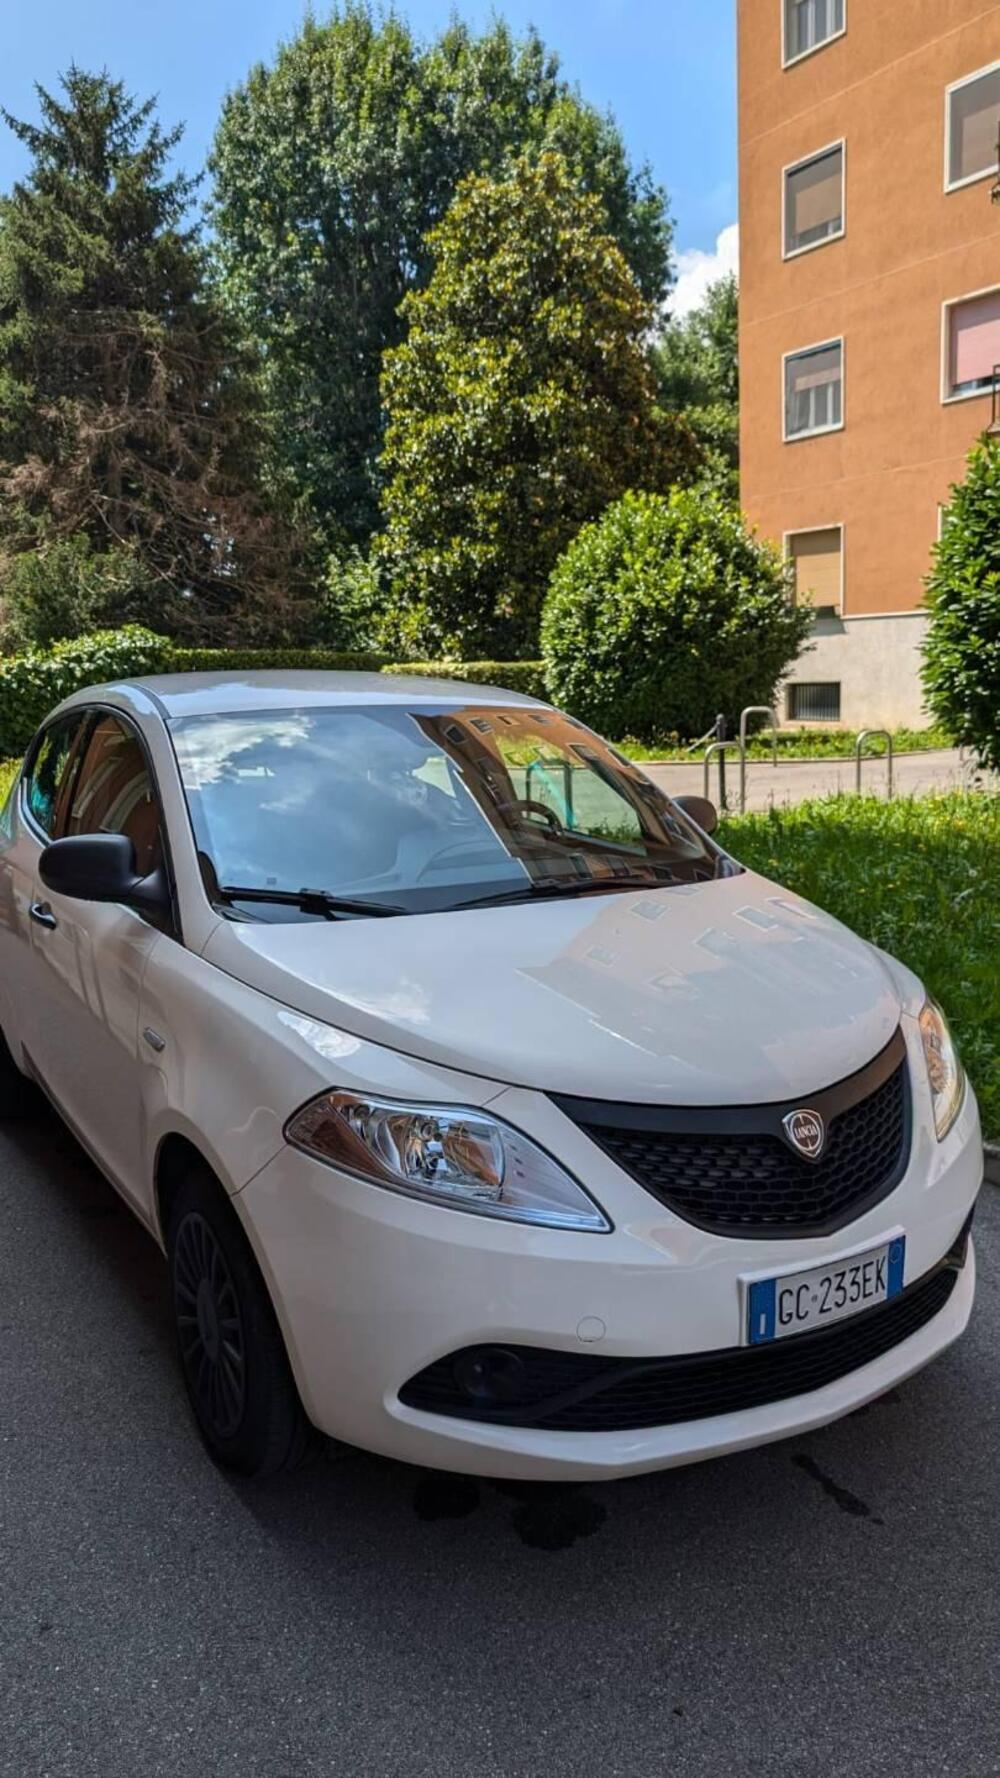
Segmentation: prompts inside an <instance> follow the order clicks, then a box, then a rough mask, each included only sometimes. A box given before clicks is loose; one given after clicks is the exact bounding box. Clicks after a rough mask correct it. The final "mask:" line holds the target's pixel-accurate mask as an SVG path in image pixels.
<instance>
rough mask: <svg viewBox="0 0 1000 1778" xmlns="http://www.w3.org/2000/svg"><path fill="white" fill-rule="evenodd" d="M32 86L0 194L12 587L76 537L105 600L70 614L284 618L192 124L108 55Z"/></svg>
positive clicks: (196, 621) (5, 479) (208, 622)
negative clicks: (136, 90) (177, 119)
mask: <svg viewBox="0 0 1000 1778" xmlns="http://www.w3.org/2000/svg"><path fill="white" fill-rule="evenodd" d="M38 98H39V106H40V113H41V120H40V122H39V123H38V124H32V123H24V122H20V121H18V120H17V119H15V118H12V117H10V116H8V115H7V114H6V113H4V117H5V119H6V122H7V123H8V124H9V126H10V128H11V129H12V130H13V131H14V132H15V134H16V135H17V136H18V137H19V139H20V140H21V141H22V142H23V143H24V144H25V146H26V147H27V148H28V149H29V151H30V154H31V158H32V164H31V168H30V171H29V173H28V175H27V177H26V178H25V179H24V180H23V181H21V182H20V183H18V184H17V185H15V187H14V189H13V192H12V193H11V194H10V195H9V196H7V197H5V198H3V199H2V200H0V588H6V590H7V595H8V598H14V599H15V603H16V589H17V588H18V587H19V586H22V585H24V584H25V583H26V581H27V580H31V578H32V577H31V576H30V575H28V576H26V575H25V574H24V572H23V570H24V568H25V565H26V564H25V561H24V558H25V557H26V556H27V557H29V558H30V557H38V558H40V559H42V560H44V557H45V554H46V552H47V551H48V550H51V549H53V548H55V547H56V546H59V545H62V546H64V547H63V558H64V559H65V556H66V552H65V544H66V542H67V540H69V539H73V540H74V548H75V550H76V552H77V554H78V555H79V558H80V560H81V562H85V563H86V564H87V565H88V569H87V584H88V586H90V587H91V589H93V587H94V585H95V584H97V585H98V586H100V584H101V582H102V576H101V573H100V571H99V570H100V567H101V564H106V566H107V573H106V575H105V576H104V581H105V583H106V586H107V588H108V589H109V591H108V599H109V600H110V602H111V608H110V609H107V608H106V609H104V610H103V611H102V610H101V609H99V608H98V609H97V610H93V609H88V610H87V611H86V612H84V611H82V610H81V612H80V613H79V614H78V622H77V626H76V627H86V622H87V621H100V620H102V619H103V620H104V621H108V620H109V619H110V620H121V619H122V618H125V617H140V618H143V619H145V620H146V621H151V622H154V623H156V624H157V625H158V627H160V628H165V629H168V630H171V631H174V632H178V633H181V634H188V635H193V636H196V635H205V636H208V635H211V636H218V637H219V638H220V639H224V638H225V637H226V636H227V635H229V634H230V633H235V632H237V631H238V633H239V635H240V636H241V637H245V636H246V635H247V634H248V633H249V634H254V633H256V634H260V635H262V636H263V635H265V634H274V633H280V632H281V631H282V629H283V627H284V626H285V625H286V624H287V623H288V622H289V621H290V616H291V613H290V595H289V592H288V576H289V558H288V537H287V532H286V529H285V527H284V526H283V525H281V524H279V523H278V522H277V521H276V519H275V517H274V516H273V514H270V513H268V512H267V511H266V510H265V508H264V507H263V506H262V504H261V502H260V499H259V497H258V496H257V494H256V493H255V491H254V489H255V480H256V461H255V441H256V438H257V436H258V434H259V428H258V427H257V425H256V420H255V412H254V403H255V395H254V378H253V374H252V368H253V367H252V366H251V365H250V364H249V363H248V362H247V360H246V358H245V357H244V355H243V348H242V347H241V346H240V345H239V344H238V343H237V340H236V337H235V335H234V330H233V327H232V324H231V323H230V322H229V321H228V320H227V318H226V317H225V316H224V314H223V313H222V311H221V310H220V309H219V308H218V306H217V305H216V304H215V303H214V302H213V300H212V298H211V296H210V294H209V292H208V290H207V288H206V281H205V255H204V252H203V249H202V247H201V245H200V243H199V240H198V238H197V233H196V231H195V230H194V229H192V228H190V227H188V226H186V222H185V219H186V216H187V212H188V209H189V206H190V202H191V198H192V194H193V190H194V184H195V182H194V181H192V180H190V179H188V178H186V177H185V176H184V175H183V174H180V173H171V172H170V171H169V170H168V164H169V162H170V159H171V157H172V155H173V151H174V149H175V148H176V146H177V143H178V141H179V138H180V133H181V132H180V130H179V129H175V130H172V131H167V132H165V131H164V130H162V129H161V127H160V125H159V123H158V122H157V121H156V118H155V115H154V103H153V101H152V100H148V101H146V102H145V103H139V102H137V101H136V100H135V99H134V98H132V97H131V96H130V95H129V94H127V93H126V91H125V89H124V87H123V86H122V84H121V83H120V82H118V81H114V80H112V79H110V77H109V76H108V75H107V73H102V74H97V75H93V74H88V73H85V72H83V71H82V70H80V69H78V68H71V69H70V71H69V73H68V74H67V75H66V76H65V78H64V79H63V81H62V94H61V96H60V97H55V96H53V95H52V94H50V93H48V92H45V91H44V90H43V89H41V88H39V89H38ZM95 561H96V563H97V572H96V574H95V566H94V564H95ZM42 578H43V580H44V576H43V577H42ZM35 579H36V580H37V576H36V577H35ZM115 589H117V591H116V590H115ZM123 589H125V590H124V591H123ZM116 598H117V608H116V607H115V600H116ZM91 603H93V601H91ZM97 605H98V607H100V598H99V597H98V598H97ZM122 606H124V608H122ZM14 615H15V618H16V616H17V613H16V611H15V614H14Z"/></svg>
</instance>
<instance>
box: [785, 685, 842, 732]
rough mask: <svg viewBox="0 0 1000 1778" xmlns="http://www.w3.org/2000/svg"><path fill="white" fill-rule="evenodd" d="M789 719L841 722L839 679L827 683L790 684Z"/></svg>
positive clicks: (793, 720) (796, 720)
mask: <svg viewBox="0 0 1000 1778" xmlns="http://www.w3.org/2000/svg"><path fill="white" fill-rule="evenodd" d="M788 719H789V721H790V722H839V721H840V681H839V679H835V680H832V681H831V682H830V683H829V684H826V685H790V686H789V687H788Z"/></svg>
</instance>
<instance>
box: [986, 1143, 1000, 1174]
mask: <svg viewBox="0 0 1000 1778" xmlns="http://www.w3.org/2000/svg"><path fill="white" fill-rule="evenodd" d="M983 1154H984V1155H985V1157H986V1175H985V1176H986V1178H987V1179H988V1180H989V1183H990V1184H991V1185H1000V1142H984V1143H983Z"/></svg>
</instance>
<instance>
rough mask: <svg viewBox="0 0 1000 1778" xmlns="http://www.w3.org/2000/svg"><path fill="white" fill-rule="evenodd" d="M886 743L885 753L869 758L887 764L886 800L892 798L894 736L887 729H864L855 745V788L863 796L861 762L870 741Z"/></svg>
mask: <svg viewBox="0 0 1000 1778" xmlns="http://www.w3.org/2000/svg"><path fill="white" fill-rule="evenodd" d="M876 740H881V741H884V742H885V751H884V753H878V754H870V755H869V758H874V759H884V760H885V763H886V787H885V794H886V799H887V800H891V798H892V736H891V735H890V733H889V730H888V729H887V728H863V729H862V730H861V733H860V735H859V736H858V738H857V740H856V741H855V743H854V760H855V766H854V788H855V790H856V791H857V793H858V795H859V796H860V795H861V762H862V760H863V758H864V756H865V748H866V746H867V743H868V742H869V741H876Z"/></svg>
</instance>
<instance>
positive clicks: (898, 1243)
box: [887, 1235, 906, 1301]
mask: <svg viewBox="0 0 1000 1778" xmlns="http://www.w3.org/2000/svg"><path fill="white" fill-rule="evenodd" d="M905 1265H906V1240H905V1237H904V1236H902V1235H900V1236H898V1238H897V1239H896V1240H895V1241H891V1242H890V1243H889V1269H888V1278H887V1283H888V1297H889V1300H890V1301H891V1300H892V1298H893V1297H894V1296H898V1295H899V1293H900V1291H901V1290H902V1288H903V1269H904V1267H905Z"/></svg>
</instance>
